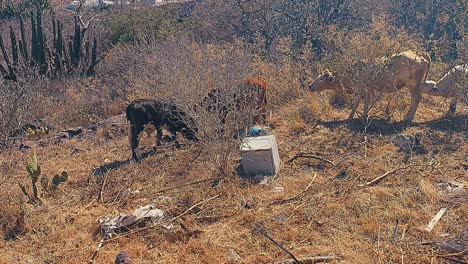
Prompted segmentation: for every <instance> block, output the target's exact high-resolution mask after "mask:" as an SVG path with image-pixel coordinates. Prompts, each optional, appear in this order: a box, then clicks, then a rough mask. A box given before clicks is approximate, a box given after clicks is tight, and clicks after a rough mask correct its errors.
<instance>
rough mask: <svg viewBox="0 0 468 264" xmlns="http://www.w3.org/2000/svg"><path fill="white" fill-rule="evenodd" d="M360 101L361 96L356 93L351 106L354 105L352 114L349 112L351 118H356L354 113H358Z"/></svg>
mask: <svg viewBox="0 0 468 264" xmlns="http://www.w3.org/2000/svg"><path fill="white" fill-rule="evenodd" d="M360 101H361V96H359V95H355V96H354V98H353V104H352V106H351V107H352V110H351V114H349V117H348V119H349V120H351V119H353V118H354V115H355V114H356V110H357V108H358V106H359V102H360Z"/></svg>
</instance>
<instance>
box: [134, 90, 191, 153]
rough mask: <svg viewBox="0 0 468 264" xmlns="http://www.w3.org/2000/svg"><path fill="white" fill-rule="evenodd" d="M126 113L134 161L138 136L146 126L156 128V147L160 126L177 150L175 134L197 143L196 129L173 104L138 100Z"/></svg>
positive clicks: (159, 143) (159, 139)
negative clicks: (165, 128)
mask: <svg viewBox="0 0 468 264" xmlns="http://www.w3.org/2000/svg"><path fill="white" fill-rule="evenodd" d="M126 113H127V120H128V121H129V130H128V140H129V143H130V147H131V148H132V158H133V160H135V161H138V160H139V157H138V155H137V153H136V149H137V148H138V134H140V132H141V131H143V129H144V127H145V125H147V124H153V125H154V127H155V128H156V145H157V146H160V145H161V139H162V126H164V125H166V127H167V129H168V130H169V132H171V133H172V134H173V135H174V139H175V143H176V147H177V148H179V147H180V144H179V142H178V141H177V136H176V133H177V132H180V133H182V135H184V137H186V138H187V139H189V140H192V141H195V142H196V141H198V139H197V137H196V133H197V129H196V128H194V127H192V126H193V124H194V122H193V120H192V118H191V117H189V116H188V115H187V114H186V113H185V112H183V111H182V110H181V109H180V108H178V107H177V106H176V105H174V104H171V103H167V102H162V101H159V100H148V99H138V100H135V101H133V102H131V103H130V104H129V105H128V106H127V109H126Z"/></svg>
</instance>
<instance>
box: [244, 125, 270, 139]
mask: <svg viewBox="0 0 468 264" xmlns="http://www.w3.org/2000/svg"><path fill="white" fill-rule="evenodd" d="M270 134H271V129H270V128H269V127H266V126H262V127H260V126H254V127H252V128H250V131H249V136H251V137H258V136H267V135H270Z"/></svg>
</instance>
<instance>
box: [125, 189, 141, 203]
mask: <svg viewBox="0 0 468 264" xmlns="http://www.w3.org/2000/svg"><path fill="white" fill-rule="evenodd" d="M139 193H140V190H139V189H136V190H132V189H125V190H123V191H122V193H121V194H120V199H121V200H122V201H123V200H126V199H127V198H128V197H130V196H134V195H137V194H139Z"/></svg>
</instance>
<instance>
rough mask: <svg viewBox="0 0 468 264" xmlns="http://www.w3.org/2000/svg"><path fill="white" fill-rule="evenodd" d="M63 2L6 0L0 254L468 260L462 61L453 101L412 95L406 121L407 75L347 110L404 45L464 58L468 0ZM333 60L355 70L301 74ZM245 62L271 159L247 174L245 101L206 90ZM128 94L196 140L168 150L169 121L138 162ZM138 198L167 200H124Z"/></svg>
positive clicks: (86, 258) (430, 75)
mask: <svg viewBox="0 0 468 264" xmlns="http://www.w3.org/2000/svg"><path fill="white" fill-rule="evenodd" d="M58 2H60V3H62V2H61V1H55V2H54V1H51V2H48V1H46V0H25V1H23V3H25V4H24V5H20V4H18V3H21V1H19V2H18V1H13V2H12V3H6V4H4V5H0V14H1V15H2V16H1V17H0V34H1V37H2V38H0V44H1V45H0V48H1V50H2V53H1V54H0V66H1V67H0V201H1V204H0V234H1V237H0V264H3V263H5V264H10V263H32V264H36V263H37V264H42V263H51V264H52V263H54V264H55V263H71V264H73V263H114V259H115V258H116V256H117V255H118V254H119V252H121V251H125V252H126V254H127V255H128V256H129V258H131V261H132V262H131V263H295V261H296V263H304V264H306V263H350V264H355V263H359V264H360V263H363V264H365V263H401V264H403V263H406V264H407V263H414V264H416V263H428V264H429V263H430V264H436V263H439V264H440V263H467V262H468V251H467V248H468V246H467V245H468V193H467V190H468V177H467V175H468V144H467V140H468V105H467V100H466V99H467V98H463V96H465V95H466V89H467V86H466V83H467V82H466V81H467V80H466V76H465V78H464V80H462V81H459V82H458V83H457V84H456V85H454V86H453V87H455V88H456V89H458V90H457V91H462V92H463V91H464V93H460V95H462V96H461V97H462V98H460V100H459V101H458V105H457V109H456V114H455V115H452V116H450V115H447V113H448V110H449V102H450V100H451V99H450V98H442V97H438V96H433V95H428V94H422V100H421V102H420V104H419V106H418V108H417V112H416V116H415V118H414V120H413V122H412V123H409V122H403V119H404V117H405V114H406V112H407V111H408V108H409V107H410V95H409V92H408V89H406V88H403V89H401V90H397V89H394V90H392V91H391V92H390V93H386V94H380V95H379V96H378V97H375V98H373V99H372V100H370V101H369V102H370V104H369V105H367V106H368V108H369V115H368V118H367V119H366V118H363V115H364V112H365V111H364V107H365V104H364V103H362V104H361V105H360V107H358V108H357V114H356V115H355V116H354V118H353V119H350V120H348V119H347V118H348V115H349V114H350V112H351V109H352V101H353V96H357V95H360V96H361V95H364V96H363V97H365V96H367V95H368V94H370V92H369V90H368V89H370V88H369V87H372V85H373V84H374V83H375V80H376V76H379V74H380V73H381V72H382V71H383V70H385V69H388V68H389V66H388V65H391V64H389V61H390V60H391V58H393V57H394V56H395V54H397V53H400V52H403V51H406V50H411V51H414V52H415V54H418V56H419V55H421V56H424V58H425V59H426V60H427V67H428V68H427V69H428V70H427V71H424V78H423V79H422V80H420V81H421V82H423V81H429V80H430V81H434V83H435V82H436V81H437V80H439V79H440V78H442V77H443V76H444V75H445V74H446V73H447V72H448V71H449V70H450V69H452V68H453V67H454V66H455V65H461V64H464V63H467V58H468V46H467V43H468V42H466V32H468V31H466V25H467V24H466V21H465V20H466V11H467V10H468V6H467V5H466V3H463V2H460V1H448V0H444V1H439V2H438V1H436V2H437V3H436V2H434V1H432V2H430V1H425V0H416V1H413V2H405V1H387V0H384V1H373V0H344V1H343V0H330V1H282V0H245V1H214V0H200V1H188V2H185V1H184V3H182V4H177V3H173V4H169V5H165V6H159V7H142V6H133V5H128V6H127V5H125V6H119V7H115V8H109V9H106V10H94V11H86V12H85V11H82V10H78V11H76V12H75V13H72V12H65V11H63V5H60V4H59V3H58ZM25 18H27V19H25ZM324 73H326V74H328V75H327V76H328V77H330V76H332V77H333V78H331V80H332V81H335V80H336V76H338V75H337V74H338V73H342V74H343V75H342V76H345V77H346V78H348V79H349V80H350V82H352V83H354V84H355V86H353V87H351V88H349V87H348V88H349V89H345V88H346V87H344V85H341V86H339V88H338V89H335V90H325V91H315V92H314V91H312V89H311V88H310V86H309V84H310V83H312V81H313V80H314V79H316V78H317V77H318V76H320V75H322V74H324ZM345 73H346V74H348V75H345ZM333 74H335V75H333ZM410 75H411V74H410ZM251 76H259V77H261V78H264V79H265V81H266V83H268V88H267V90H266V91H267V101H268V105H267V110H268V113H269V118H268V120H267V122H266V124H264V125H265V126H268V127H269V128H270V129H271V133H272V134H274V135H275V137H276V142H277V146H278V150H279V156H280V159H281V165H280V171H279V172H278V173H277V174H276V175H274V176H271V177H267V178H265V180H264V181H260V182H259V181H255V180H252V179H249V178H248V177H245V176H243V173H242V166H241V165H242V164H241V156H240V151H239V146H240V141H239V139H235V138H233V137H232V134H230V133H231V132H233V131H237V129H239V128H244V126H246V124H245V123H242V122H244V121H243V120H244V119H245V118H246V114H244V113H243V112H242V111H240V110H239V109H236V108H233V109H227V110H226V109H224V110H225V111H227V113H226V116H224V119H223V118H220V117H219V113H216V112H215V113H214V114H213V111H211V112H210V110H209V109H208V110H207V108H206V107H204V106H203V105H202V103H201V102H205V99H206V98H207V97H206V96H207V94H209V93H211V92H212V91H213V90H214V89H220V90H222V91H231V89H235V88H234V87H236V85H237V84H239V82H240V81H241V80H245V79H246V78H247V77H251ZM411 78H415V77H414V76H413V77H411ZM223 89H224V90H223ZM416 91H417V90H416ZM228 93H229V92H227V94H228ZM223 96H225V97H226V98H227V97H228V96H227V95H226V94H224V95H223ZM138 98H147V99H158V100H163V101H164V102H170V103H172V104H174V105H177V107H180V109H183V111H185V112H186V114H187V116H189V117H190V118H192V119H193V120H194V121H193V124H192V125H193V127H194V128H196V129H197V137H198V141H196V142H193V141H190V140H187V139H186V138H184V137H183V136H182V135H181V133H179V136H178V138H179V139H180V143H181V147H180V148H176V146H175V143H174V141H173V140H172V138H171V136H170V135H169V132H168V131H164V135H165V136H164V137H163V144H162V146H157V147H156V142H155V133H154V132H153V134H150V135H149V136H147V135H146V133H142V134H141V136H140V146H139V150H138V152H139V153H140V154H141V155H142V159H141V161H140V162H135V161H133V160H132V159H131V157H132V156H131V147H130V145H129V139H128V131H129V124H128V122H127V120H126V115H125V109H126V107H127V105H128V104H129V103H130V102H131V101H132V100H135V99H138ZM236 103H237V104H239V102H236ZM234 105H235V104H234ZM248 106H249V104H248V102H247V108H248ZM235 107H237V108H239V106H238V105H236V106H235ZM254 108H255V107H254ZM221 109H222V108H221ZM255 110H256V109H255ZM239 113H240V114H239ZM247 117H249V116H247ZM223 123H225V124H223ZM251 125H252V124H248V126H249V127H250V126H251ZM220 127H222V128H223V129H224V128H225V130H223V129H220ZM249 127H248V128H249ZM220 131H223V132H220ZM34 154H35V155H36V156H37V164H35V162H34V160H33V158H32V157H34ZM36 165H39V166H40V169H39V168H38V167H37V166H36ZM55 175H57V176H56V177H55V178H54V176H55ZM46 179H47V180H46ZM54 179H55V180H54ZM33 181H37V182H36V186H37V197H35V192H34V187H33V186H34V184H33ZM147 205H151V206H152V207H151V208H152V209H153V210H154V211H151V212H152V213H154V212H158V215H157V216H153V218H152V219H148V218H149V217H143V218H142V219H139V218H138V217H135V216H134V215H133V216H132V215H131V214H136V212H138V210H136V209H140V210H141V207H143V206H147ZM146 208H148V207H146ZM155 208H157V209H160V210H161V211H159V210H156V209H155ZM135 210H136V212H135V213H134V211H135ZM119 215H125V216H122V217H120V218H118V219H117V217H119ZM137 218H138V219H137ZM112 219H117V220H118V221H117V220H116V221H117V222H119V223H123V222H125V223H128V224H122V225H121V226H120V227H119V226H117V227H116V228H113V229H108V226H109V225H110V224H109V223H111V220H112ZM105 224H109V225H107V226H106V225H105ZM115 225H117V224H115ZM294 258H296V259H297V260H294ZM116 263H120V264H122V263H124V262H116ZM127 263H128V262H127Z"/></svg>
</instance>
